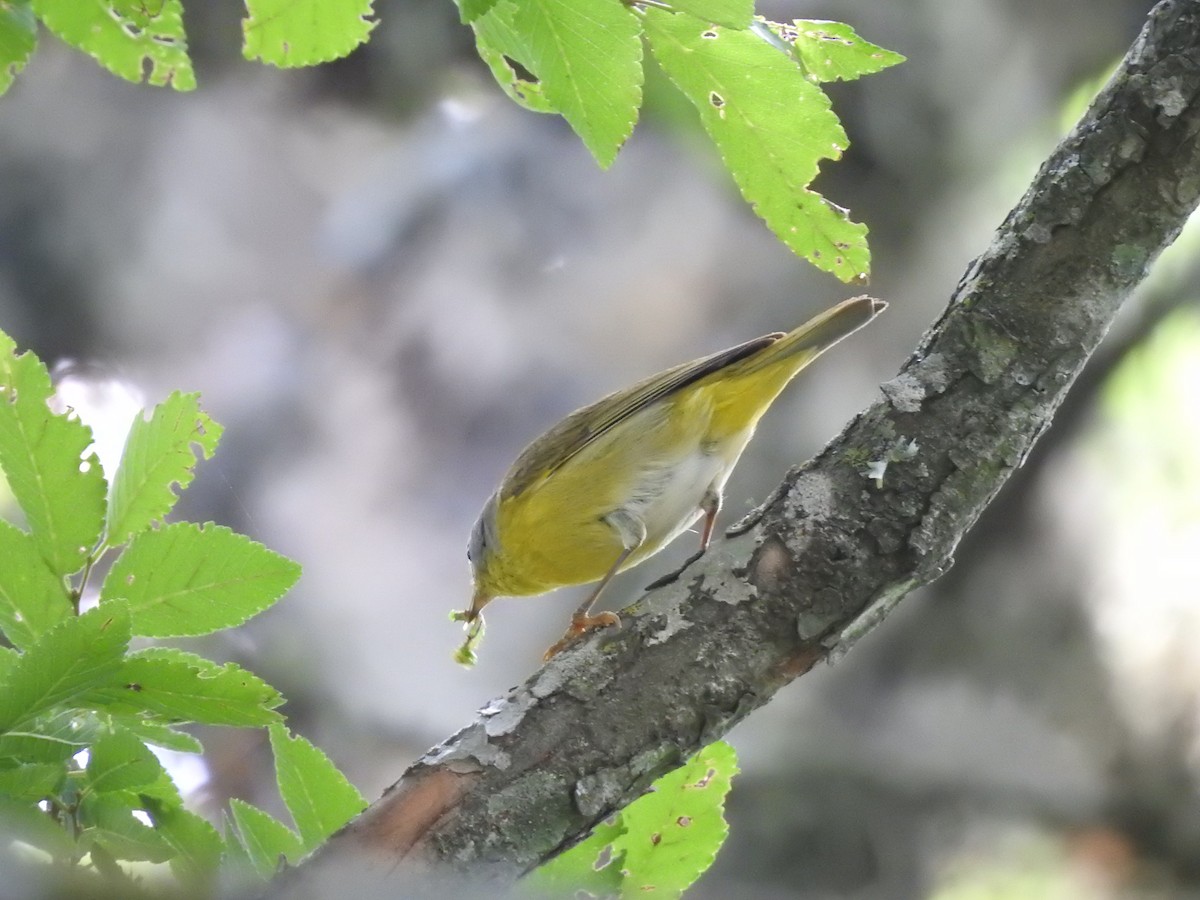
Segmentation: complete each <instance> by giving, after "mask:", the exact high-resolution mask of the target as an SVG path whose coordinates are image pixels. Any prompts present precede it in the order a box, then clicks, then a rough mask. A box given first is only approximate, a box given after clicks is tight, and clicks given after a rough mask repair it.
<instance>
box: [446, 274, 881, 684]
mask: <svg viewBox="0 0 1200 900" xmlns="http://www.w3.org/2000/svg"><path fill="white" fill-rule="evenodd" d="M886 308H887V304H886V303H885V302H884V301H882V300H876V299H874V298H871V297H855V298H853V299H850V300H844V301H842V302H841V303H839V304H838V305H837V306H834V307H832V308H831V309H828V310H826V311H825V312H823V313H821V314H820V315H818V316H815V317H814V318H812V319H810V320H809V321H808V322H805V323H804V324H803V325H801V326H800V327H799V328H797V329H796V330H795V331H791V332H789V333H787V334H782V333H778V332H777V333H775V334H768V335H764V336H763V337H760V338H756V339H755V340H752V341H747V342H746V343H744V344H739V345H738V346H736V347H731V348H729V349H728V350H722V351H721V352H720V353H714V354H713V355H711V356H706V357H704V358H703V359H698V360H694V361H692V362H689V363H684V364H682V365H679V366H675V367H674V368H672V369H667V370H666V371H665V372H660V373H659V374H657V375H652V376H651V377H649V378H647V379H645V380H644V381H640V382H638V383H637V384H635V385H633V386H632V387H627V388H624V389H622V390H619V391H616V392H615V393H612V394H609V395H608V396H607V397H604V398H603V399H601V400H598V401H596V402H595V403H593V404H592V405H591V406H585V407H584V408H583V409H580V410H577V411H576V412H573V413H571V414H570V415H569V416H567V417H566V418H565V419H563V420H562V421H561V422H559V423H558V424H557V425H555V426H554V427H553V428H551V429H550V430H549V431H547V432H546V433H545V434H543V435H542V436H541V437H539V438H537V439H536V440H534V441H533V443H531V444H530V445H529V446H528V447H526V448H525V450H524V451H523V452H522V453H521V455H520V456H518V457H517V460H516V462H514V463H513V465H512V468H511V469H509V471H508V474H506V475H505V476H504V480H503V481H502V482H501V483H500V487H499V488H497V490H496V492H495V493H494V494H492V496H491V497H490V498H488V501H487V503H486V504H485V505H484V507H483V512H482V513H480V515H479V519H478V521H476V523H475V527H474V529H473V530H472V532H471V540H470V543H469V545H468V548H467V557H468V559H469V560H470V562H471V567H472V571H473V574H474V584H475V591H474V597H473V598H472V600H471V605H470V607H469V608H467V609H466V610H463V611H462V612H456V613H453V614H452V618H453V619H454V620H455V621H461V622H465V623H467V624H466V628H467V638H466V640H465V641H464V642H463V645H462V646H461V647H460V648H459V651H458V653H457V654H456V659H458V661H459V662H461V663H464V664H466V665H469V664H471V663H473V662H474V661H475V653H474V649H475V646H476V645H477V644H478V642H479V640H480V638H481V637H482V635H483V616H482V615H481V613H482V611H483V608H484V607H485V606H486V605H487V604H488V603H489V602H491V601H492V600H493V599H494V598H496V597H524V596H531V595H534V594H544V593H545V592H547V591H550V590H553V589H555V588H559V587H565V586H567V585H573V584H586V583H588V582H590V581H597V580H598V581H599V584H597V585H596V588H595V589H594V590H593V591H592V592H591V594H589V595H588V598H587V599H586V600H585V601H584V602H583V603H582V604H581V605H580V606H579V608H578V609H577V610H576V611H575V614H574V615H573V616H572V617H571V624H570V627H569V628H568V630H567V633H566V634H565V635H564V636H563V639H562V640H560V641H559V642H558V643H556V644H555V645H554V646H553V647H551V648H550V649H549V650H548V651H547V652H546V658H547V659H549V658H550V657H551V656H553V655H554V654H555V653H557V652H559V651H560V650H562V649H563V648H564V647H565V646H567V645H568V644H569V643H571V642H572V641H573V640H574V639H576V638H577V637H579V636H580V635H582V634H584V633H585V632H587V631H589V630H591V629H593V628H597V627H603V626H609V625H619V624H620V620H619V619H618V618H617V616H616V615H615V614H614V613H611V612H603V613H600V614H599V615H595V616H593V615H591V614H590V613H591V608H592V605H593V604H594V603H595V602H596V598H597V597H598V596H599V595H600V592H601V591H603V590H604V588H605V586H606V585H607V584H608V582H609V581H610V580H611V579H612V578H613V576H614V575H616V574H617V573H618V572H620V571H622V570H624V569H628V568H629V567H631V566H635V565H637V564H638V563H640V562H641V561H642V560H644V559H645V558H646V557H648V556H651V555H653V554H655V553H657V552H658V551H659V550H661V549H662V548H663V547H665V546H666V545H667V544H669V543H670V542H671V541H672V540H674V539H675V538H676V537H677V536H678V535H679V534H680V533H681V532H683V531H686V530H687V529H688V528H689V527H691V525H692V524H693V523H695V522H696V521H697V520H698V519H700V518H701V517H703V518H704V524H703V527H702V528H701V531H700V551H699V553H698V554H697V556H699V555H700V554H701V553H703V552H704V551H705V549H707V547H708V543H709V540H710V539H711V538H712V534H713V527H714V525H715V523H716V518H717V513H718V511H719V510H720V509H721V493H722V491H723V489H724V487H725V482H726V481H727V480H728V478H729V475H730V473H731V472H732V471H733V467H734V466H735V465H736V464H737V461H738V457H740V456H741V455H742V451H743V450H745V449H746V444H747V443H749V441H750V438H751V437H752V436H753V435H754V428H755V426H756V425H757V424H758V420H759V418H761V417H762V414H763V413H764V412H766V411H767V408H768V407H769V406H770V405H771V403H772V401H774V399H775V398H776V397H778V396H779V394H780V392H781V391H782V390H783V389H784V387H785V386H786V385H787V383H788V382H789V381H791V380H792V378H793V377H795V375H796V373H798V372H799V371H800V370H801V369H803V368H804V367H805V366H807V365H808V364H809V363H810V362H812V361H813V360H814V359H816V358H817V357H818V356H820V355H821V354H822V353H823V352H825V351H826V350H828V349H829V348H830V347H832V346H833V345H834V344H836V343H837V342H838V341H840V340H841V339H842V338H844V337H846V336H847V335H849V334H851V333H853V332H855V331H857V330H858V329H859V328H862V327H863V326H864V325H866V324H867V323H868V322H870V321H871V320H872V319H873V318H875V317H876V316H877V315H879V313H881V312H882V311H883V310H884V309H886Z"/></svg>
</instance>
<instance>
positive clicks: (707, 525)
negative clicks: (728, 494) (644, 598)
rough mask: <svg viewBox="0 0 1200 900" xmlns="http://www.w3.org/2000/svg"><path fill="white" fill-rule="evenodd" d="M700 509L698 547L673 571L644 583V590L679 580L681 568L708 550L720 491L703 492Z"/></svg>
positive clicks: (719, 504) (718, 510)
mask: <svg viewBox="0 0 1200 900" xmlns="http://www.w3.org/2000/svg"><path fill="white" fill-rule="evenodd" d="M700 511H701V512H703V513H704V525H703V526H702V527H701V529H700V549H699V550H697V551H696V552H695V553H693V554H692V555H691V556H689V557H688V558H687V559H686V560H684V562H683V565H682V566H680V567H679V568H678V569H676V570H675V571H674V572H669V573H668V574H666V575H664V576H663V577H662V578H659V579H658V580H657V581H652V582H651V583H650V584H648V585H646V590H648V591H652V590H654V589H655V588H660V587H665V586H666V585H668V584H672V583H674V582H676V581H678V580H679V576H680V575H682V574H683V570H684V569H686V568H687V567H688V566H690V565H691V564H692V563H694V562H695V561H696V560H698V559H699V558H700V557H702V556H703V555H704V554H705V553H706V552H707V551H708V544H709V542H710V541H711V540H712V536H713V530H714V529H715V527H716V524H717V513H719V512H720V511H721V493H720V491H716V490H713V489H712V488H709V489H708V491H707V492H705V494H704V498H703V499H702V500H701V501H700Z"/></svg>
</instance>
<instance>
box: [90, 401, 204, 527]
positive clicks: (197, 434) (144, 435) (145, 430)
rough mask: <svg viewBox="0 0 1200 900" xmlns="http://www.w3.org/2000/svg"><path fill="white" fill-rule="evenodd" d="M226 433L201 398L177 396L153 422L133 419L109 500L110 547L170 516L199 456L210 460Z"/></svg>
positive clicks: (153, 415) (157, 411)
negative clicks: (212, 417)
mask: <svg viewBox="0 0 1200 900" xmlns="http://www.w3.org/2000/svg"><path fill="white" fill-rule="evenodd" d="M221 431H222V428H221V426H220V425H218V424H217V423H216V422H214V421H213V420H212V419H210V418H209V417H208V416H207V415H205V413H204V412H203V411H202V410H201V409H200V395H199V394H181V393H179V392H178V391H176V392H175V393H174V394H172V395H171V396H170V397H168V398H167V399H166V400H164V401H163V402H162V403H160V404H158V406H156V407H155V408H154V411H153V413H151V415H150V418H149V419H146V418H144V417H143V416H138V417H137V418H135V419H134V422H133V427H131V428H130V429H129V437H128V438H126V440H125V452H124V453H122V454H121V465H120V467H119V468H118V469H117V474H116V477H114V478H113V484H112V492H111V493H110V494H109V498H108V536H107V542H108V544H109V545H110V546H117V545H119V544H123V543H125V542H126V541H127V540H129V538H130V537H131V536H133V535H134V534H136V533H138V532H140V531H144V530H145V529H147V528H149V527H150V523H151V522H153V521H155V520H158V519H161V518H162V517H163V516H165V515H166V514H167V513H168V512H170V511H171V508H172V507H173V506H174V505H175V501H176V500H178V499H179V497H178V495H177V494H176V490H175V489H176V487H178V489H179V490H183V489H184V488H186V487H187V486H188V485H189V484H190V483H191V481H192V475H193V472H194V470H195V468H196V451H197V450H198V451H199V453H200V456H202V457H203V458H204V459H210V458H211V457H212V455H213V452H214V451H215V450H216V449H217V443H218V442H219V441H220V439H221ZM193 448H194V449H193Z"/></svg>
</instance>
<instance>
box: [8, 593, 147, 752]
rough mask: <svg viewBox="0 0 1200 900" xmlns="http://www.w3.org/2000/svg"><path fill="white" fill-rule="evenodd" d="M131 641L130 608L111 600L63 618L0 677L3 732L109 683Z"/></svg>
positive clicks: (118, 668) (117, 670)
mask: <svg viewBox="0 0 1200 900" xmlns="http://www.w3.org/2000/svg"><path fill="white" fill-rule="evenodd" d="M128 645H129V611H128V610H127V609H126V608H125V607H124V605H122V604H108V605H106V606H103V607H98V608H96V609H93V610H90V611H89V612H86V613H84V614H83V615H82V616H78V617H72V618H69V619H67V620H65V621H63V622H60V623H59V624H58V625H56V626H55V627H54V628H52V629H51V630H50V631H48V632H46V634H44V635H42V637H41V638H39V639H38V641H37V642H36V643H34V644H31V645H30V646H29V648H28V649H27V650H26V651H25V652H24V653H23V654H22V655H21V658H20V659H19V660H18V661H17V662H16V663H15V664H14V665H13V666H12V668H11V669H10V670H9V672H8V675H7V677H6V678H5V679H4V680H3V682H0V731H9V730H10V729H12V727H13V726H14V725H20V724H23V723H26V722H28V721H30V720H31V719H33V718H34V717H36V716H37V715H38V714H39V713H42V712H45V711H47V710H49V709H50V708H51V707H53V706H57V705H60V704H64V705H69V704H70V702H71V701H72V700H74V699H75V698H76V697H78V696H79V695H82V694H84V693H86V692H88V691H91V690H95V689H96V688H100V687H105V686H107V685H108V684H109V683H110V682H111V681H112V680H113V678H114V677H115V676H116V674H117V673H118V672H119V671H120V668H121V660H122V658H123V656H124V654H125V649H126V647H127V646H128Z"/></svg>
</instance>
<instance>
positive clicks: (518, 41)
mask: <svg viewBox="0 0 1200 900" xmlns="http://www.w3.org/2000/svg"><path fill="white" fill-rule="evenodd" d="M516 11H517V8H516V6H515V5H514V4H513V3H510V2H508V0H501V2H499V3H496V4H494V5H493V6H492V8H491V9H490V10H489V11H488V12H487V13H486V14H484V15H480V16H479V18H477V19H475V21H473V22H472V23H471V28H472V30H474V32H475V49H476V51H477V52H478V53H479V58H480V59H482V60H483V61H484V62H485V63H487V66H488V68H489V69H491V70H492V76H493V77H494V78H495V79H496V81H497V83H498V84H499V85H500V87H502V88H504V93H506V94H508V96H509V97H511V98H512V99H513V100H514V101H516V102H517V103H519V104H520V105H521V106H524V107H525V108H526V109H530V110H533V111H534V112H540V113H553V112H557V111H558V110H557V109H556V108H555V106H554V104H552V103H551V102H550V101H549V100H547V99H546V97H545V96H544V95H543V93H542V85H541V83H540V82H538V81H537V79H536V77H535V76H532V75H531V73H530V71H529V67H530V66H531V65H533V63H532V61H531V58H530V54H529V46H528V44H527V43H526V41H525V36H524V35H523V34H521V33H520V32H518V31H517V29H516V27H515V26H514V25H513V16H514V15H515V14H516Z"/></svg>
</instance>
